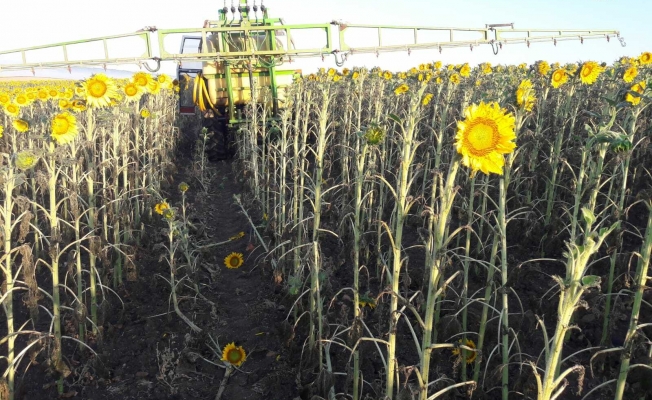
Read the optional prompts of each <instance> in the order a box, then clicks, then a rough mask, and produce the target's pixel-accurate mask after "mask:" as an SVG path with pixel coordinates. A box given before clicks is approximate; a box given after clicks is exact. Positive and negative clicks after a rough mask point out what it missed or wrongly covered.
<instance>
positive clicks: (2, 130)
mask: <svg viewBox="0 0 652 400" xmlns="http://www.w3.org/2000/svg"><path fill="white" fill-rule="evenodd" d="M4 131H5V127H4V126H2V125H0V138H1V137H2V132H4Z"/></svg>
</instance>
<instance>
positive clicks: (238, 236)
mask: <svg viewBox="0 0 652 400" xmlns="http://www.w3.org/2000/svg"><path fill="white" fill-rule="evenodd" d="M243 237H245V233H244V232H238V233H237V234H235V235H233V236H231V237H230V238H229V240H238V239H242V238H243Z"/></svg>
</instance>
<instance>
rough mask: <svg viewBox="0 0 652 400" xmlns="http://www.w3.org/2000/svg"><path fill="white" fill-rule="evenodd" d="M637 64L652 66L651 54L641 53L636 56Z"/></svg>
mask: <svg viewBox="0 0 652 400" xmlns="http://www.w3.org/2000/svg"><path fill="white" fill-rule="evenodd" d="M638 62H639V63H641V65H647V64H652V53H650V52H649V51H645V52H643V53H641V55H640V56H638Z"/></svg>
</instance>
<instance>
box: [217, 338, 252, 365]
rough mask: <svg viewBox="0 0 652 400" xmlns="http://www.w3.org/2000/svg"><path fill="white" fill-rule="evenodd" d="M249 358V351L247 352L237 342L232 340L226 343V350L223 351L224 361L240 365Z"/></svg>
mask: <svg viewBox="0 0 652 400" xmlns="http://www.w3.org/2000/svg"><path fill="white" fill-rule="evenodd" d="M246 359H247V353H245V351H244V349H243V348H242V346H237V347H236V345H235V343H233V342H231V343H229V344H227V345H226V347H225V348H224V351H223V352H222V361H226V362H228V363H229V364H231V365H235V366H236V367H239V366H241V365H242V363H243V362H245V360H246Z"/></svg>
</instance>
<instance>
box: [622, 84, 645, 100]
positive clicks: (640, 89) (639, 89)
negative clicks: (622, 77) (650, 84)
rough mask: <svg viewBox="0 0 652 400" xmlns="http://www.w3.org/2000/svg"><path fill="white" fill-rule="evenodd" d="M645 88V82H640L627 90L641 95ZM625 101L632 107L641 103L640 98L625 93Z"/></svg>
mask: <svg viewBox="0 0 652 400" xmlns="http://www.w3.org/2000/svg"><path fill="white" fill-rule="evenodd" d="M645 86H646V84H645V81H640V82H639V83H637V84H636V85H634V86H632V87H631V88H629V90H630V91H632V92H636V93H639V94H643V92H644V91H645ZM625 101H628V102H629V103H631V104H632V105H633V106H635V105H638V103H640V102H641V96H635V95H633V94H631V93H627V94H626V95H625Z"/></svg>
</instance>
